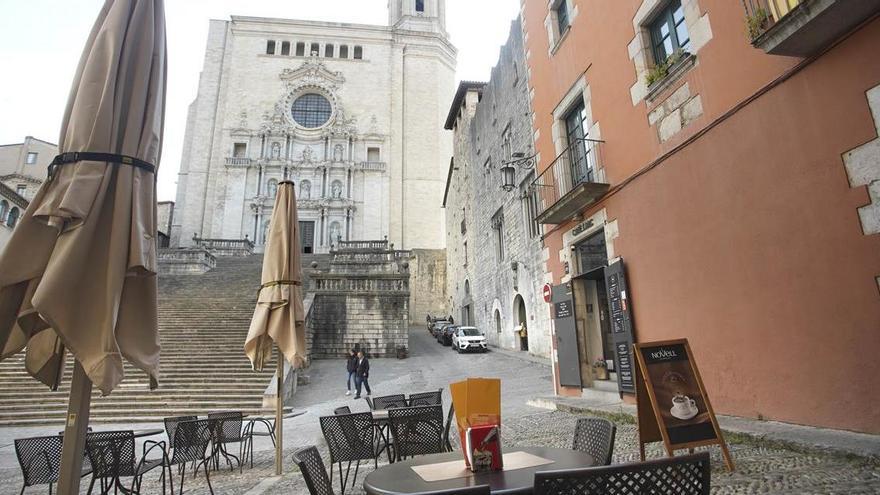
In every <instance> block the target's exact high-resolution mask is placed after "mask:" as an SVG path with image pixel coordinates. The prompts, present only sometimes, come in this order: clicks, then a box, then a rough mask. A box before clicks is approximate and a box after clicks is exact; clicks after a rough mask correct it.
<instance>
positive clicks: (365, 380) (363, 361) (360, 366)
mask: <svg viewBox="0 0 880 495" xmlns="http://www.w3.org/2000/svg"><path fill="white" fill-rule="evenodd" d="M369 378H370V360H369V359H367V357H366V356H364V351H358V353H357V370H356V371H355V375H354V386H355V387H356V388H357V394H356V395H355V396H354V398H355V399H360V398H361V385H363V386H364V388H366V389H367V397H369V396H370V393H371V392H370V382H369Z"/></svg>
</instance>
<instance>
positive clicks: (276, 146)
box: [272, 141, 281, 160]
mask: <svg viewBox="0 0 880 495" xmlns="http://www.w3.org/2000/svg"><path fill="white" fill-rule="evenodd" d="M272 159H273V160H280V159H281V143H279V142H277V141H275V142H274V143H272Z"/></svg>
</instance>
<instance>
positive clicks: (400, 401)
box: [373, 394, 409, 410]
mask: <svg viewBox="0 0 880 495" xmlns="http://www.w3.org/2000/svg"><path fill="white" fill-rule="evenodd" d="M407 406H409V404H407V402H406V396H405V395H403V394H394V395H385V396H382V397H374V398H373V410H379V409H391V408H392V407H407Z"/></svg>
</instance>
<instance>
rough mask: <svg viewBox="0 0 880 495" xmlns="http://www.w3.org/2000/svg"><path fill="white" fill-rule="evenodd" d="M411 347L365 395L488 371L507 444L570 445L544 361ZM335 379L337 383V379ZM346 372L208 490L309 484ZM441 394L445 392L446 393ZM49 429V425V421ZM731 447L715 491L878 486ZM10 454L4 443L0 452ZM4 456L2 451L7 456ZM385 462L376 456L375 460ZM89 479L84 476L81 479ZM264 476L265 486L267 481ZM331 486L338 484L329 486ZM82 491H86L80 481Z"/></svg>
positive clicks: (335, 373)
mask: <svg viewBox="0 0 880 495" xmlns="http://www.w3.org/2000/svg"><path fill="white" fill-rule="evenodd" d="M411 346H412V352H411V357H410V358H409V359H407V360H403V361H397V360H376V361H374V363H373V369H374V370H375V371H374V372H373V374H372V377H371V379H372V380H373V381H374V382H375V383H374V384H373V395H384V394H386V393H394V392H399V391H405V392H415V391H421V390H430V389H435V388H440V387H443V386H445V385H447V384H448V383H449V382H450V381H455V380H458V379H461V378H465V377H467V376H495V377H500V378H502V379H503V380H504V381H503V387H502V388H503V399H502V401H503V411H504V420H503V421H504V427H503V431H502V438H503V439H504V446H505V449H506V450H507V451H510V449H512V448H515V447H517V446H530V445H531V446H556V447H568V446H569V444H570V442H571V436H572V434H573V431H574V423H575V421H576V420H577V416H575V415H573V414H569V413H565V412H558V411H546V410H540V409H535V408H532V407H530V406H528V405H526V401H527V400H528V399H529V398H531V397H534V396H536V395H546V394H547V392H548V390H550V389H551V385H550V380H551V379H550V376H549V374H550V370H549V368H548V367H547V366H543V365H541V364H538V363H533V362H526V361H522V360H520V359H516V358H512V357H508V356H503V355H500V354H497V353H495V354H493V353H488V354H483V355H461V356H460V355H457V354H455V353H453V352H451V351H450V350H449V348H447V347H442V346H440V345H439V344H435V343H433V342H431V341H430V340H429V337H428V335H427V333H426V332H425V331H424V330H423V329H415V330H414V331H413V333H412V342H411ZM340 384H341V386H340ZM343 393H344V372H343V371H342V368H341V365H340V364H339V363H333V362H319V363H316V364H315V365H314V366H313V368H312V370H311V383H310V384H309V385H308V386H305V387H302V388H301V389H300V392H299V394H298V395H297V400H296V402H297V407H298V408H300V407H302V408H305V409H308V411H309V412H308V414H306V415H305V416H301V417H299V418H296V419H295V420H293V421H291V422H290V423H289V424H287V425H286V427H285V438H286V441H285V445H286V447H287V448H286V449H285V455H284V459H285V471H286V474H285V475H284V476H283V477H282V478H281V479H280V480H273V481H274V482H273V483H272V484H271V485H269V482H266V483H265V484H264V485H263V486H262V487H259V488H255V487H257V486H258V485H259V484H260V482H261V481H263V480H265V479H266V478H271V477H272V476H273V474H274V464H273V459H274V452H273V451H271V450H269V449H271V445H263V446H261V449H262V450H259V451H258V452H257V453H256V455H255V465H254V468H253V469H245V470H244V472H243V473H242V474H239V472H238V470H235V471H230V470H229V469H224V470H222V471H220V472H214V473H212V476H211V481H212V484H213V487H214V492H215V493H217V494H218V495H219V494H246V493H248V492H250V493H253V494H255V495H256V494H257V493H265V494H279V495H280V494H285V495H288V494H307V493H308V490H307V489H306V487H305V484H304V482H303V480H302V477H301V476H300V474H299V472H298V469H297V468H296V467H295V466H294V465H293V463H292V461H291V460H290V454H292V453H293V451H294V450H295V449H296V448H298V447H301V446H305V445H310V444H316V445H318V446H319V448H320V449H321V450H322V452H323V455H324V459H325V462H327V460H328V455H327V452H326V448H325V447H324V443H323V440H322V439H321V433H320V428H319V427H318V419H317V418H318V417H319V416H322V415H326V414H332V410H333V408H335V407H338V406H340V405H346V404H347V405H350V406H351V407H352V409H354V410H366V404H365V403H363V402H354V401H353V400H352V399H351V398H347V397H345V396H344V395H342V394H343ZM444 403H447V404H448V393H447V394H446V396H445V397H444ZM56 430H57V428H56ZM636 435H637V432H636V428H635V425H633V424H631V423H629V422H622V421H618V433H617V441H616V444H615V456H614V461H615V462H628V461H634V460H637V458H638V447H637V443H636ZM729 440H730V444H731V445H730V447H731V452H732V454H733V456H734V461H735V462H736V467H737V470H736V472H734V473H727V472H726V471H725V470H724V467H723V463H722V460H721V457H720V453H719V449H717V448H710V449H708V450H709V451H710V452H711V453H712V462H713V472H712V493H713V494H753V493H754V494H758V493H779V494H878V493H880V463H878V462H876V461H873V462H871V461H866V460H863V459H858V458H846V457H842V456H838V455H832V454H827V453H822V452H812V451H795V450H791V449H788V448H785V447H783V446H779V445H772V444H766V443H761V442H756V441H752V440H749V439H739V438H730V439H729ZM9 455H12V456H14V452H11V451H10V450H9V449H5V450H2V451H0V456H9ZM648 455H649V457H661V456H663V455H664V454H663V452H662V450H661V446H660V444H654V445H651V446H649V448H648ZM8 460H9V459H7V461H8ZM382 465H383V463H380V467H381V466H382ZM2 466H3V467H0V494H6V493H10V494H12V493H18V492H19V490H20V487H21V475H20V473H19V470H18V468H17V467H11V466H10V464H9V462H4V463H3V464H2ZM372 469H373V466H372V465H366V466H362V469H361V473H360V474H359V476H358V483H357V485H356V486H355V487H354V489H352V490H348V491H346V493H352V494H362V493H363V491H362V489H361V487H360V484H361V482H362V481H363V479H364V476H365V475H366V474H368V473H369V472H371V471H372ZM158 479H159V473H158V472H156V473H155V474H151V475H150V476H148V477H146V478H145V479H144V484H143V490H142V493H145V494H152V493H161V483H159V482H158ZM86 481H87V480H86ZM85 485H86V486H87V483H85ZM266 485H269V486H266ZM337 490H338V486H337ZM46 491H47V490H45V488H43V489H40V488H39V487H35V488H31V489H30V490H28V491H27V492H26V493H45V492H46ZM185 492H186V493H192V494H201V493H208V490H207V486H206V484H205V481H204V477H203V476H199V477H197V478H195V479H192V478H191V476H189V475H188V476H187V482H186V490H185ZM81 493H85V487H84V488H83V490H82V492H81Z"/></svg>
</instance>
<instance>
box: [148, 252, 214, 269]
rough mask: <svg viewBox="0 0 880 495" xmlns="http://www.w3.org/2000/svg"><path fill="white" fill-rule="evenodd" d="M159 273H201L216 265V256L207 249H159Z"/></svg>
mask: <svg viewBox="0 0 880 495" xmlns="http://www.w3.org/2000/svg"><path fill="white" fill-rule="evenodd" d="M157 259H158V261H159V274H160V275H201V274H203V273H205V272H207V271H210V270H213V269H214V268H215V267H216V266H217V258H216V257H215V256H214V255H213V254H211V253H210V252H209V251H208V250H207V249H205V248H202V247H198V248H182V249H160V250H159V253H158V255H157Z"/></svg>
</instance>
